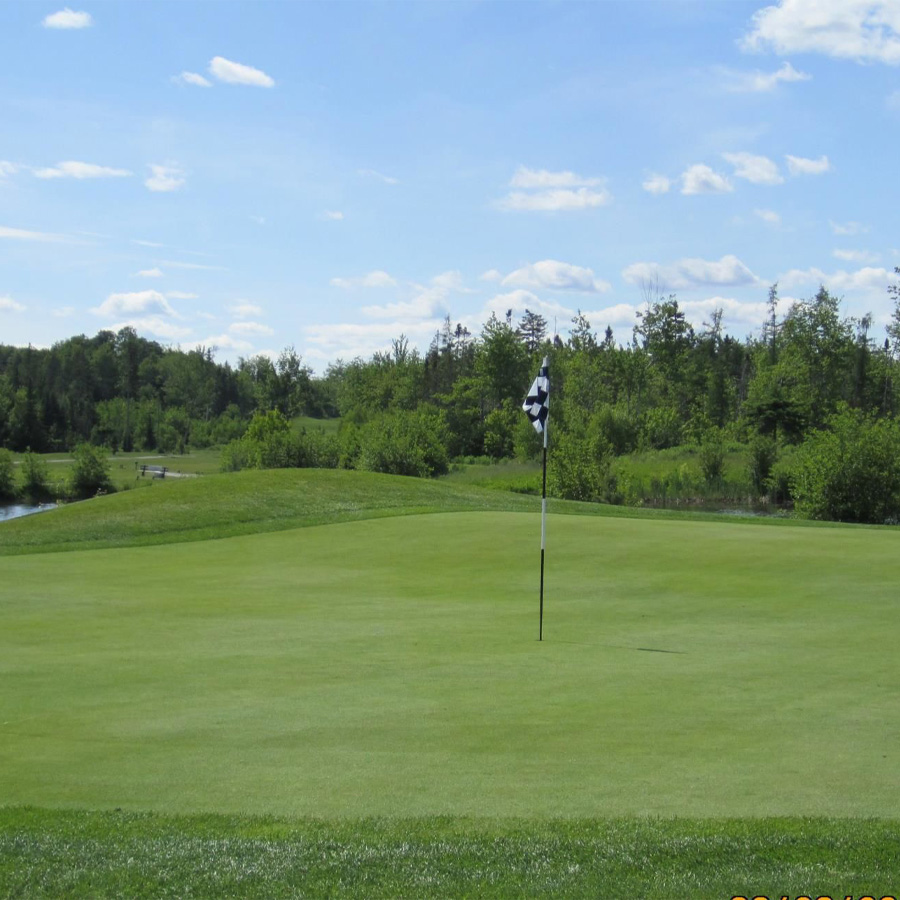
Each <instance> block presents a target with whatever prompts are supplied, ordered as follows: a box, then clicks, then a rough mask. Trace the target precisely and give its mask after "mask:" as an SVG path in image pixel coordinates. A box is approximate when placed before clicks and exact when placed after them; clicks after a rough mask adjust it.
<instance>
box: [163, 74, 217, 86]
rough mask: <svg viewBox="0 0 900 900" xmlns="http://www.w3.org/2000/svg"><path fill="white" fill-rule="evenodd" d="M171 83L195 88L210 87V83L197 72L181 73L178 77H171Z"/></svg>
mask: <svg viewBox="0 0 900 900" xmlns="http://www.w3.org/2000/svg"><path fill="white" fill-rule="evenodd" d="M172 81H175V82H178V83H179V84H192V85H194V86H195V87H207V88H208V87H212V82H211V81H210V80H209V79H208V78H204V77H203V76H202V75H200V74H198V73H197V72H182V73H181V74H180V75H173V76H172Z"/></svg>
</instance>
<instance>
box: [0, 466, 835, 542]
mask: <svg viewBox="0 0 900 900" xmlns="http://www.w3.org/2000/svg"><path fill="white" fill-rule="evenodd" d="M484 468H490V467H484ZM539 504H540V501H539V500H537V499H536V498H535V497H531V496H523V495H519V494H514V493H507V492H506V491H498V490H489V489H484V488H481V487H478V486H476V485H475V484H467V483H454V482H448V481H446V480H440V481H429V480H426V479H421V478H405V477H400V476H395V475H377V474H373V473H371V472H353V471H341V470H326V469H279V470H269V471H262V472H260V471H247V472H237V473H231V474H227V475H208V476H205V477H203V478H196V479H185V480H180V481H176V480H172V481H165V482H153V483H152V485H151V486H148V487H143V488H142V489H141V490H135V491H126V492H123V493H121V494H113V495H110V496H107V497H98V498H95V499H93V500H87V501H84V502H82V503H73V504H70V505H68V506H63V507H60V508H59V509H55V510H51V511H49V512H45V513H41V514H40V515H38V516H28V517H25V518H21V519H14V520H12V521H9V522H4V523H0V556H8V555H13V554H20V553H40V552H56V551H61V550H87V549H97V548H108V547H137V546H146V545H150V544H168V543H177V542H181V541H203V540H211V539H214V538H223V537H233V536H236V535H242V534H256V533H260V532H271V531H283V530H285V529H289V528H299V527H303V526H309V525H322V524H328V523H335V522H348V521H355V520H359V519H367V518H376V517H382V516H397V515H409V514H417V513H432V512H459V511H475V510H493V511H508V512H534V511H536V510H539V509H540V505H539ZM550 509H551V511H552V512H554V513H558V514H575V515H591V516H614V517H626V518H634V517H637V518H645V519H646V518H656V519H666V520H673V519H690V520H693V521H700V520H704V519H705V520H708V521H719V522H720V523H721V522H722V519H721V517H718V516H714V515H704V514H702V513H695V512H678V511H673V510H650V509H647V510H643V509H635V508H630V507H617V506H603V505H600V504H596V503H575V502H570V501H565V500H553V501H551V502H550ZM755 523H757V524H785V521H784V520H776V519H768V520H764V519H758V520H755ZM815 524H816V525H817V526H818V527H828V526H829V525H830V524H831V523H815Z"/></svg>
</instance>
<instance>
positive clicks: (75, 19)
mask: <svg viewBox="0 0 900 900" xmlns="http://www.w3.org/2000/svg"><path fill="white" fill-rule="evenodd" d="M41 24H42V25H43V26H44V28H88V27H89V26H91V25H92V24H93V19H91V16H90V13H86V12H75V11H74V10H71V9H69V7H68V6H67V7H66V8H65V9H61V10H60V11H59V12H55V13H51V14H50V15H49V16H44V20H43V22H42V23H41Z"/></svg>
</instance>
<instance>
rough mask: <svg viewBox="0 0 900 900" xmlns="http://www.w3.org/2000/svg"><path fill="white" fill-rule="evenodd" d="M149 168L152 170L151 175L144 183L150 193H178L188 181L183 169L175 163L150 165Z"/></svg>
mask: <svg viewBox="0 0 900 900" xmlns="http://www.w3.org/2000/svg"><path fill="white" fill-rule="evenodd" d="M148 168H149V169H150V175H149V176H148V177H147V179H146V180H145V181H144V185H145V186H146V188H147V190H149V191H154V192H156V193H169V192H171V191H177V190H178V189H179V188H180V187H183V186H184V184H185V182H186V180H187V179H186V177H185V173H184V172H183V171H182V170H181V168H180V167H179V166H178V165H175V164H173V163H168V164H166V165H155V164H153V163H150V164H149V166H148Z"/></svg>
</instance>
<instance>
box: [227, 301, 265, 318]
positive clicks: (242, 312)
mask: <svg viewBox="0 0 900 900" xmlns="http://www.w3.org/2000/svg"><path fill="white" fill-rule="evenodd" d="M228 311H229V312H230V313H231V314H232V315H233V316H234V317H235V318H236V319H251V318H254V317H256V316H261V315H264V313H263V308H262V307H261V306H257V305H256V304H255V303H247V302H246V301H243V300H242V301H239V302H237V303H235V304H234V305H233V306H229V307H228Z"/></svg>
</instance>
